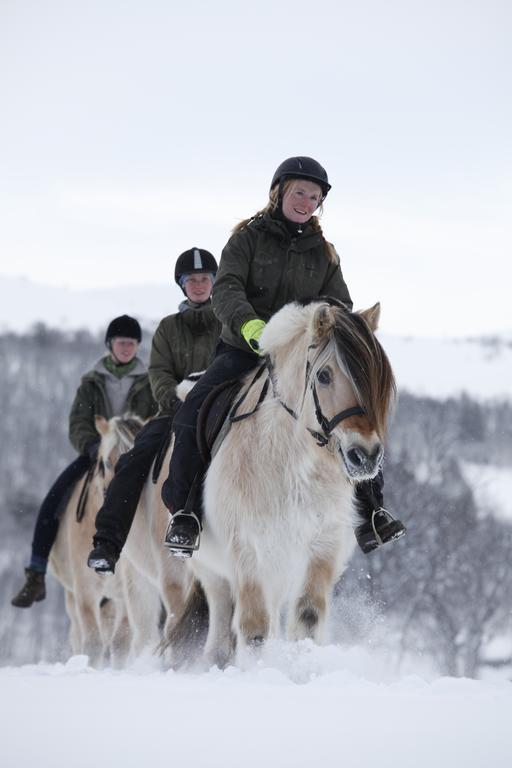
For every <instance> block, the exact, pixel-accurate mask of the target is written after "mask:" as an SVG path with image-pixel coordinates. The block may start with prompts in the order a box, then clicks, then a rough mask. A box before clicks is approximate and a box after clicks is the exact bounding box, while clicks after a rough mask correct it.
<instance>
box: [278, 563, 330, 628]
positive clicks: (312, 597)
mask: <svg viewBox="0 0 512 768" xmlns="http://www.w3.org/2000/svg"><path fill="white" fill-rule="evenodd" d="M334 571H335V563H334V561H333V560H332V559H328V558H320V557H317V558H314V559H313V560H311V561H310V563H309V565H308V569H307V573H306V580H305V584H304V589H303V591H302V593H301V594H300V596H299V597H298V599H297V600H296V602H295V605H294V607H293V610H292V611H291V612H290V619H289V623H288V637H289V639H291V640H303V639H305V638H311V639H313V640H314V641H315V642H317V643H321V642H323V641H324V634H325V627H326V623H327V614H328V603H329V597H330V594H331V589H332V584H333V580H334Z"/></svg>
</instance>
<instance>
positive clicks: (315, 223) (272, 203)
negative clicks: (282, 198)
mask: <svg viewBox="0 0 512 768" xmlns="http://www.w3.org/2000/svg"><path fill="white" fill-rule="evenodd" d="M294 181H297V179H287V180H286V181H285V182H284V184H283V195H284V193H285V192H286V191H287V190H288V189H289V188H290V185H291V184H292V183H293V182H294ZM278 203H279V184H275V185H274V186H273V187H272V189H271V190H270V194H269V196H268V203H267V204H266V206H265V207H264V208H261V210H259V211H256V213H255V214H254V215H253V216H249V218H248V219H242V221H239V222H238V224H237V225H236V226H235V227H233V234H236V233H237V232H240V230H242V229H244V228H245V227H246V226H247V225H248V224H249V223H250V222H251V221H255V219H260V218H262V217H263V216H264V215H265V214H266V213H273V212H274V211H275V210H276V208H277V206H278ZM318 209H319V213H320V216H321V215H322V213H323V201H322V203H320V205H319V206H318ZM308 224H310V226H311V229H312V230H313V232H319V233H320V234H321V235H322V237H323V232H322V227H321V226H320V217H319V216H312V217H311V218H310V219H309V221H308ZM324 243H325V249H326V251H327V255H328V257H329V260H330V261H333V262H337V261H338V255H337V253H336V251H335V250H334V246H333V245H332V244H331V243H328V242H327V240H326V239H325V237H324Z"/></svg>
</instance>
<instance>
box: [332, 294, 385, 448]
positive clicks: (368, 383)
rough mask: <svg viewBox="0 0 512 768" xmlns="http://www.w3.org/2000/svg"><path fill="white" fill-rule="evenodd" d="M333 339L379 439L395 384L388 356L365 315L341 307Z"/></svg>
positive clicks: (336, 315) (361, 404)
mask: <svg viewBox="0 0 512 768" xmlns="http://www.w3.org/2000/svg"><path fill="white" fill-rule="evenodd" d="M335 318H336V322H335V327H334V334H333V335H334V341H335V344H336V350H337V353H338V354H339V356H340V358H341V360H342V362H343V363H344V365H345V368H346V370H347V373H348V375H349V377H350V379H351V380H352V383H353V386H354V389H355V391H356V394H357V397H358V399H359V404H360V406H361V407H362V408H364V410H365V411H366V414H367V416H368V418H369V420H370V423H371V425H372V426H373V427H375V429H376V431H377V433H378V434H379V436H380V437H381V438H383V437H384V434H385V432H386V426H387V416H388V411H389V407H390V405H391V403H392V401H393V399H394V398H395V396H396V384H395V378H394V376H393V371H392V369H391V365H390V363H389V360H388V357H387V355H386V353H385V352H384V350H383V348H382V346H381V345H380V342H379V341H378V339H377V338H376V336H375V334H374V333H373V331H372V330H371V328H370V326H369V325H368V323H367V322H366V320H365V318H364V317H363V316H362V315H360V314H358V313H356V312H349V311H348V310H347V309H345V308H343V309H340V310H337V311H336V312H335Z"/></svg>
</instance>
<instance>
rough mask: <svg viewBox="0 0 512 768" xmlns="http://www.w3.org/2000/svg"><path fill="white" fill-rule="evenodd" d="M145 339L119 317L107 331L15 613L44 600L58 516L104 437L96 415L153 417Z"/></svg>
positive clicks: (77, 406) (80, 394)
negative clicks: (142, 351)
mask: <svg viewBox="0 0 512 768" xmlns="http://www.w3.org/2000/svg"><path fill="white" fill-rule="evenodd" d="M141 338H142V332H141V328H140V325H139V323H138V322H137V320H135V318H133V317H129V316H128V315H121V316H120V317H116V318H114V320H112V322H111V323H110V324H109V326H108V328H107V332H106V335H105V344H106V346H107V348H108V350H109V354H108V355H105V356H104V357H102V358H101V359H100V360H98V362H97V363H96V365H95V366H94V368H93V369H92V370H91V371H89V372H88V373H86V374H85V375H84V376H83V377H82V381H81V384H80V386H79V388H78V390H77V393H76V396H75V399H74V402H73V405H72V407H71V412H70V415H69V439H70V441H71V444H72V445H73V448H75V449H76V450H77V451H78V454H79V455H78V457H77V458H76V459H75V460H74V461H73V462H72V463H71V464H70V465H69V466H68V467H67V468H66V469H65V470H64V472H62V473H61V474H60V475H59V477H58V478H57V480H56V481H55V482H54V484H53V485H52V487H51V488H50V490H49V491H48V493H47V495H46V497H45V499H44V501H43V503H42V504H41V507H40V509H39V514H38V516H37V521H36V525H35V530H34V538H33V542H32V556H31V558H30V562H29V565H28V567H27V568H26V569H25V575H26V581H25V584H24V585H23V587H22V588H21V590H20V591H19V592H18V594H17V595H16V596H15V597H14V598H13V599H12V601H11V602H12V605H14V606H16V607H17V608H29V607H30V606H31V605H32V604H33V603H34V602H39V601H40V600H44V598H45V597H46V587H45V574H46V569H47V565H48V557H49V555H50V550H51V548H52V546H53V544H54V542H55V539H56V538H57V532H58V529H59V511H60V509H61V507H62V503H63V501H64V499H65V498H66V497H68V496H69V495H70V494H71V492H72V489H73V487H74V485H75V483H76V482H77V481H78V480H79V479H80V478H81V477H82V476H83V475H84V474H85V473H86V472H87V470H88V469H89V468H90V466H91V465H92V464H93V463H94V462H95V461H96V455H97V451H98V446H99V443H100V437H99V435H98V432H97V431H96V426H95V421H94V417H95V416H104V417H105V418H108V419H109V418H111V417H112V416H120V415H121V414H123V413H127V412H130V413H133V414H136V415H137V416H140V417H141V418H142V419H147V418H149V417H150V416H153V415H154V413H155V412H156V403H155V401H154V399H153V396H152V394H151V388H150V385H149V380H148V374H147V371H146V367H145V365H144V364H143V363H142V361H141V360H140V359H139V358H138V357H137V351H138V348H139V344H140V341H141Z"/></svg>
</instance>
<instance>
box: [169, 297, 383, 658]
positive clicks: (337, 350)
mask: <svg viewBox="0 0 512 768" xmlns="http://www.w3.org/2000/svg"><path fill="white" fill-rule="evenodd" d="M378 316H379V305H375V307H373V308H372V309H370V310H367V311H365V312H361V313H351V312H348V311H347V310H346V309H345V308H343V307H342V306H340V305H339V304H337V303H336V302H330V301H324V300H315V301H313V302H311V303H309V304H306V305H302V304H299V303H292V304H289V305H287V306H285V307H284V308H283V309H282V310H280V311H279V312H278V313H276V315H275V316H274V317H273V318H272V319H271V320H270V321H269V323H268V324H267V326H266V328H265V330H264V333H263V335H262V337H261V345H262V348H263V350H264V352H265V355H266V360H267V373H266V376H262V377H260V379H259V380H258V382H257V384H255V385H254V387H253V388H252V389H251V390H250V392H249V394H248V395H247V397H246V399H245V401H244V405H243V408H244V410H245V411H246V412H247V413H249V412H250V411H252V410H253V409H254V408H255V406H256V404H257V402H258V400H259V398H260V392H261V391H262V388H263V386H264V385H265V381H266V380H267V381H268V385H267V386H268V393H267V394H266V395H265V397H264V398H263V401H262V403H261V405H260V406H259V407H258V409H257V410H256V412H255V413H254V414H253V415H251V416H250V417H248V418H247V419H245V420H240V421H238V422H237V423H233V424H232V426H231V428H230V430H229V432H228V434H227V436H226V437H225V439H224V441H223V442H222V444H221V445H220V447H219V449H218V451H217V453H216V455H215V456H214V458H213V460H212V462H211V465H210V468H209V470H208V472H207V475H206V480H205V492H204V499H205V510H204V517H203V532H202V537H201V546H200V548H199V551H198V552H195V553H194V555H193V557H192V558H191V560H189V561H187V562H188V564H189V565H188V567H190V569H191V570H192V572H193V573H194V575H195V576H196V578H197V579H199V581H200V582H201V584H202V586H203V588H204V590H205V592H206V596H207V599H208V605H209V609H210V626H209V634H208V640H207V644H206V649H205V653H206V659H207V662H208V663H214V662H215V663H219V664H225V663H226V662H227V660H229V659H230V658H231V656H232V651H233V637H234V640H235V644H236V647H237V650H238V651H239V652H240V653H243V652H244V649H247V648H254V647H255V646H258V645H261V643H263V642H264V641H265V640H266V639H267V638H273V637H278V636H279V635H280V631H281V623H282V620H283V617H285V618H286V627H287V629H286V636H287V637H288V638H289V639H292V640H298V639H302V638H312V639H314V640H315V641H317V642H322V641H324V639H325V636H326V624H327V618H328V612H329V604H330V601H331V594H332V588H333V585H334V584H335V583H336V581H337V580H338V578H339V576H340V575H341V573H342V572H343V570H344V569H345V567H346V565H347V562H348V560H349V558H350V556H351V553H352V550H353V548H354V545H355V538H354V532H353V528H354V525H355V523H356V519H357V515H356V512H355V508H354V503H353V492H354V483H355V482H357V481H361V480H366V479H369V478H373V477H374V476H375V475H376V474H377V472H378V470H379V468H380V466H381V462H382V456H383V440H384V435H385V431H386V419H387V414H388V409H389V407H390V404H391V402H392V399H393V396H394V393H395V384H394V379H393V374H392V371H391V367H390V365H389V362H388V360H387V357H386V355H385V353H384V351H383V349H382V347H381V346H380V344H379V342H378V341H377V339H376V337H375V336H374V331H375V329H376V327H377V321H378ZM252 378H253V375H249V376H248V377H247V378H246V386H247V383H248V382H249V381H251V380H252ZM239 415H241V414H239ZM175 637H176V639H179V632H178V631H177V632H176V633H175Z"/></svg>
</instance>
